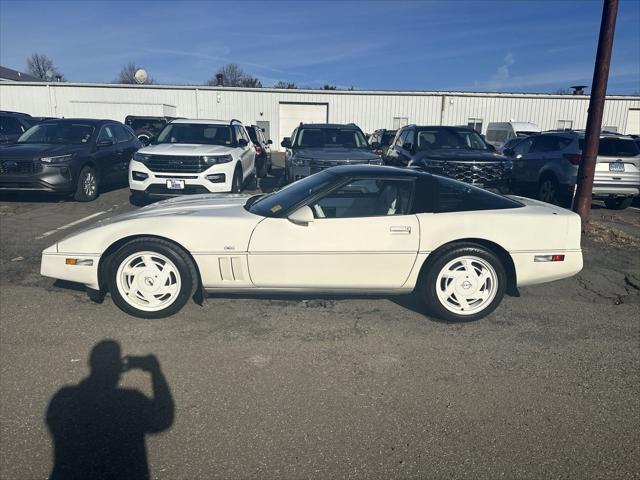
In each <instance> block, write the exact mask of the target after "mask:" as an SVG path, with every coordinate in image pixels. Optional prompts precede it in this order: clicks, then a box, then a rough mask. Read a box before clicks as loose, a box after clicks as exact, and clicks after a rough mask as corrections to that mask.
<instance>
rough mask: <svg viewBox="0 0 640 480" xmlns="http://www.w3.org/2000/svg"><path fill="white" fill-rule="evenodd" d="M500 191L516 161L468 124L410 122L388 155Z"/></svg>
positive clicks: (393, 159) (399, 162)
mask: <svg viewBox="0 0 640 480" xmlns="http://www.w3.org/2000/svg"><path fill="white" fill-rule="evenodd" d="M385 162H386V163H387V164H389V165H395V166H410V167H416V168H420V169H422V170H426V171H428V172H431V173H435V174H437V175H442V176H444V177H449V178H453V179H455V180H460V181H462V182H466V183H470V184H472V185H476V186H479V187H484V188H487V189H489V190H496V191H498V192H500V193H506V192H508V191H509V180H510V178H511V171H512V169H513V162H512V161H511V160H510V159H509V158H507V157H505V156H502V155H499V154H497V153H496V149H495V148H494V147H493V146H492V145H489V144H488V143H487V142H486V141H485V140H484V139H483V138H482V137H481V136H480V134H479V133H478V132H476V131H475V130H474V129H472V128H467V127H443V126H433V127H431V126H416V125H407V126H406V127H403V128H402V129H400V130H399V131H398V133H397V135H396V138H395V139H394V141H393V143H392V145H391V146H390V147H389V151H388V152H387V155H386V157H385Z"/></svg>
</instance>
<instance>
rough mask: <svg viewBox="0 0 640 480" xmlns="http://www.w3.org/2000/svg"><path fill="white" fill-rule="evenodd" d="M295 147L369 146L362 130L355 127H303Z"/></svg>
mask: <svg viewBox="0 0 640 480" xmlns="http://www.w3.org/2000/svg"><path fill="white" fill-rule="evenodd" d="M294 147H299V148H325V147H346V148H369V144H368V143H367V140H366V139H365V138H364V135H363V134H362V132H361V131H360V130H355V129H353V128H349V129H347V128H344V129H343V128H306V127H305V128H301V129H300V130H299V131H298V135H297V136H296V143H295V145H294Z"/></svg>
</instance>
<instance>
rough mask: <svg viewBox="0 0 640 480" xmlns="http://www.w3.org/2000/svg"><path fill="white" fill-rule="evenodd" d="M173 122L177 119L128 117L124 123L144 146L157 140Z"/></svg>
mask: <svg viewBox="0 0 640 480" xmlns="http://www.w3.org/2000/svg"><path fill="white" fill-rule="evenodd" d="M171 120H176V118H175V117H140V116H136V115H127V116H126V117H125V119H124V123H125V124H126V125H128V126H129V127H131V129H132V130H133V131H134V132H135V134H136V137H138V140H140V141H141V142H142V144H143V145H149V143H150V142H151V140H152V139H153V138H155V137H156V136H157V135H158V134H159V133H160V132H161V131H162V129H163V128H164V126H165V125H166V124H167V123H169V122H170V121H171Z"/></svg>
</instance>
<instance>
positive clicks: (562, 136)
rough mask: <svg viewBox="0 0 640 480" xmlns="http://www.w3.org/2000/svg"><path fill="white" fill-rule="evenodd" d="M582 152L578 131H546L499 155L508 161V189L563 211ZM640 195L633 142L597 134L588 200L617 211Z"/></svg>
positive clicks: (639, 161) (639, 157) (638, 156)
mask: <svg viewBox="0 0 640 480" xmlns="http://www.w3.org/2000/svg"><path fill="white" fill-rule="evenodd" d="M583 147H584V132H581V131H564V130H563V131H551V132H544V133H541V134H540V135H533V136H531V137H527V138H524V139H522V141H520V142H518V143H517V144H516V145H514V146H512V147H511V148H507V149H505V150H504V152H503V153H504V155H507V156H509V157H511V158H512V159H513V173H512V185H511V187H512V189H513V190H514V191H516V192H519V193H524V194H533V195H534V196H536V197H537V198H538V199H540V200H542V201H545V202H548V203H554V204H556V205H562V206H565V207H569V206H570V205H571V200H572V196H573V191H574V189H575V184H576V176H577V174H578V166H579V165H580V159H581V155H582V148H583ZM639 194H640V151H639V150H638V146H637V145H636V143H635V142H634V140H633V138H631V137H629V136H624V135H617V134H612V133H604V132H603V133H602V134H601V136H600V147H599V150H598V157H597V164H596V172H595V178H594V180H593V198H597V199H602V200H604V202H605V204H606V206H607V208H613V209H623V208H627V207H628V206H629V205H631V203H632V202H633V197H635V196H637V195H639Z"/></svg>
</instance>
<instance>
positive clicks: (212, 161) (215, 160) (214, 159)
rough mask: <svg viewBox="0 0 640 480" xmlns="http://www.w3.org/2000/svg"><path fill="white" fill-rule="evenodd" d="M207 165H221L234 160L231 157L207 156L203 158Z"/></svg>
mask: <svg viewBox="0 0 640 480" xmlns="http://www.w3.org/2000/svg"><path fill="white" fill-rule="evenodd" d="M202 160H203V161H204V163H206V164H207V165H218V164H219V163H229V162H231V161H232V160H233V157H232V156H231V155H207V156H204V157H202Z"/></svg>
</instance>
